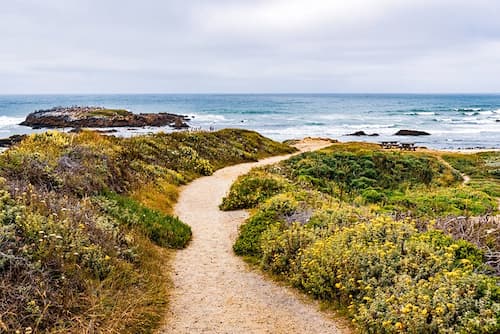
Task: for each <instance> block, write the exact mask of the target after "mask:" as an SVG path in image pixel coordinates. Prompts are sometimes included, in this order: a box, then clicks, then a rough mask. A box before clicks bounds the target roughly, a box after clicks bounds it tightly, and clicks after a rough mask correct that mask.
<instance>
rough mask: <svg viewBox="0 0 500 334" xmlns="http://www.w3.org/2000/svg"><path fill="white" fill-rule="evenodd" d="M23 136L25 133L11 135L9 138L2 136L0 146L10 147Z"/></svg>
mask: <svg viewBox="0 0 500 334" xmlns="http://www.w3.org/2000/svg"><path fill="white" fill-rule="evenodd" d="M25 137H26V135H13V136H10V137H9V138H2V139H0V147H11V146H12V145H14V144H17V143H19V142H20V141H21V140H23V139H24V138H25Z"/></svg>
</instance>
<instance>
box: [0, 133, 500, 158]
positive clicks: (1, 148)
mask: <svg viewBox="0 0 500 334" xmlns="http://www.w3.org/2000/svg"><path fill="white" fill-rule="evenodd" d="M237 129H243V128H237ZM39 130H43V131H41V132H33V133H29V134H21V135H18V134H14V135H12V136H10V137H3V138H0V142H2V141H3V142H6V141H8V140H9V139H13V138H16V137H17V138H18V137H19V136H28V135H31V134H37V133H44V132H46V131H58V132H63V133H71V132H72V130H74V129H73V128H60V129H57V128H55V129H50V128H43V129H39ZM81 130H89V131H94V132H97V133H100V134H102V135H105V136H115V137H121V138H129V137H133V136H145V135H151V134H155V133H158V132H165V133H171V132H211V131H214V130H213V129H204V128H202V127H191V128H188V129H181V130H176V129H172V128H170V127H154V128H148V127H139V128H128V129H125V130H124V129H123V128H116V127H108V128H82V129H81ZM216 130H222V129H216ZM256 132H257V133H259V134H261V135H263V136H266V135H265V134H263V133H261V132H259V131H256ZM268 138H269V137H268ZM270 139H273V138H270ZM358 139H360V138H358ZM408 139H410V138H408ZM411 139H413V138H411ZM273 140H274V139H273ZM316 140H321V141H325V140H329V141H331V142H332V143H349V142H359V143H367V144H377V145H379V144H380V143H381V141H382V140H378V141H365V140H340V139H336V138H331V137H323V136H305V137H302V138H290V139H285V140H282V141H281V142H283V143H285V142H311V143H314V141H316ZM14 144H15V142H14ZM9 147H10V146H9V145H7V144H4V145H3V146H0V154H1V153H3V152H5V151H6V150H7V149H8V148H9ZM416 149H417V152H418V151H425V150H429V151H437V152H449V153H462V154H475V153H483V152H500V147H491V148H486V147H484V148H477V147H471V148H434V147H428V146H416Z"/></svg>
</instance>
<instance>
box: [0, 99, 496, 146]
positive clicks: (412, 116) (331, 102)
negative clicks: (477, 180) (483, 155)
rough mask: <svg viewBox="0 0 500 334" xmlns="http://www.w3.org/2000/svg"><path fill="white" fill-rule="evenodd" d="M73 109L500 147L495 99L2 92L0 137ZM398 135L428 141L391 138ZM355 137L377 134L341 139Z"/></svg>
mask: <svg viewBox="0 0 500 334" xmlns="http://www.w3.org/2000/svg"><path fill="white" fill-rule="evenodd" d="M71 105H91V106H103V107H108V108H123V109H127V110H130V111H132V112H134V113H156V112H169V113H174V114H182V115H186V116H188V117H190V118H191V121H190V125H191V126H192V127H194V128H202V129H209V128H213V129H221V128H227V127H237V128H244V129H249V130H255V131H258V132H259V133H262V134H263V135H265V136H267V137H270V138H272V139H275V140H286V139H293V138H303V137H307V136H318V137H330V138H333V139H337V140H340V141H350V140H362V141H370V142H377V141H382V140H399V141H411V142H415V143H416V144H417V145H421V146H427V147H430V148H436V149H468V148H496V149H497V148H500V122H499V120H500V94H497V93H182V94H180V93H162V94H157V93H132V94H126V93H104V94H90V93H80V94H0V137H9V136H11V135H15V134H27V133H33V132H40V131H44V130H33V129H31V128H28V127H24V126H19V125H18V124H19V123H20V122H21V121H23V120H24V118H25V117H26V116H27V115H28V114H29V113H31V112H34V111H36V110H40V109H48V108H52V107H56V106H71ZM401 129H410V130H419V131H426V132H429V133H430V134H431V135H430V136H419V137H399V136H394V133H396V132H397V131H398V130H401ZM159 130H161V131H167V132H169V131H172V129H170V128H168V127H165V128H139V129H133V130H131V129H119V132H118V135H123V136H129V135H134V134H142V133H149V132H155V131H159ZM356 131H364V132H366V133H367V134H378V136H373V137H351V136H347V135H348V134H350V133H354V132H356Z"/></svg>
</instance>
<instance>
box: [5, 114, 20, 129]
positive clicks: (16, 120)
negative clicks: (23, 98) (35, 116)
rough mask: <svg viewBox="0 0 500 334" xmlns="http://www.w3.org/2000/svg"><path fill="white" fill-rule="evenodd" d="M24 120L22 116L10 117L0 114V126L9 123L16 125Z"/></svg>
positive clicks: (9, 124)
mask: <svg viewBox="0 0 500 334" xmlns="http://www.w3.org/2000/svg"><path fill="white" fill-rule="evenodd" d="M22 121H24V118H19V117H10V116H0V127H6V126H11V125H18V124H19V123H21V122H22Z"/></svg>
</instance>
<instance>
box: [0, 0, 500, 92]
mask: <svg viewBox="0 0 500 334" xmlns="http://www.w3.org/2000/svg"><path fill="white" fill-rule="evenodd" d="M1 2H2V3H1V6H0V94H10V93H205V92H226V93H235V92H248V93H252V92H253V93H256V92H269V93H273V92H420V93H427V92H500V19H499V15H500V1H498V0H467V1H462V0H262V1H261V0H234V1H230V0H140V1H138V0H137V1H135V0H134V1H127V0H43V1H41V0H2V1H1Z"/></svg>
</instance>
